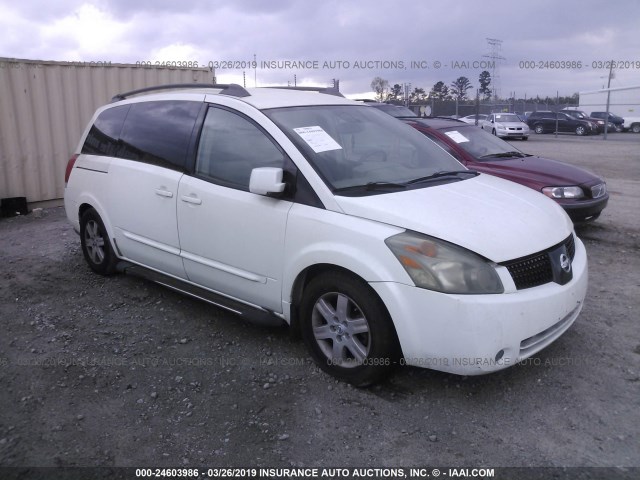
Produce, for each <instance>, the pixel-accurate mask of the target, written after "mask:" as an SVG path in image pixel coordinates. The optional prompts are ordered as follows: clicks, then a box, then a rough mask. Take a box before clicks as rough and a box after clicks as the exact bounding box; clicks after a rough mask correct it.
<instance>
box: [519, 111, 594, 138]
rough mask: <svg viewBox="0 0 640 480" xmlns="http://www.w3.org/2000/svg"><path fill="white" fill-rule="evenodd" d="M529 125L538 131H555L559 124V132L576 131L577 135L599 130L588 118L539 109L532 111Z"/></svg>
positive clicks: (589, 133) (590, 133)
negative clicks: (582, 118) (583, 118)
mask: <svg viewBox="0 0 640 480" xmlns="http://www.w3.org/2000/svg"><path fill="white" fill-rule="evenodd" d="M527 125H529V128H531V129H532V130H533V131H534V132H536V133H553V132H555V131H556V125H557V126H558V132H559V133H575V134H576V135H592V134H594V133H596V132H597V127H596V126H595V124H594V123H592V122H590V121H588V120H581V119H578V118H573V117H571V116H569V115H567V114H566V113H562V112H558V113H556V112H551V111H537V112H531V114H530V115H529V117H528V118H527Z"/></svg>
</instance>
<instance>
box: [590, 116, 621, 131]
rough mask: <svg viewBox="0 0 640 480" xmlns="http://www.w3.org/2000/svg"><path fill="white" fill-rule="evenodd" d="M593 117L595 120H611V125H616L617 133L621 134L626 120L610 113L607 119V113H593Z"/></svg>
mask: <svg viewBox="0 0 640 480" xmlns="http://www.w3.org/2000/svg"><path fill="white" fill-rule="evenodd" d="M591 116H592V117H593V118H600V119H602V120H609V121H610V122H611V123H613V124H614V125H615V129H616V132H621V131H622V130H623V128H624V127H623V125H624V118H622V117H619V116H618V115H614V114H613V113H611V112H609V116H608V117H607V112H591Z"/></svg>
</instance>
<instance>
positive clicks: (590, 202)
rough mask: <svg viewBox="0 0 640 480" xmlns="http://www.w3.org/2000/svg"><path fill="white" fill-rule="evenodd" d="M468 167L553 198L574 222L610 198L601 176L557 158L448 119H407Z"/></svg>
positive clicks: (594, 214)
mask: <svg viewBox="0 0 640 480" xmlns="http://www.w3.org/2000/svg"><path fill="white" fill-rule="evenodd" d="M405 122H406V123H408V124H409V125H411V126H412V127H414V128H415V129H417V130H418V131H420V132H422V133H423V134H424V135H427V136H428V137H429V138H431V139H433V140H435V141H437V142H439V143H440V144H441V145H442V146H443V147H444V148H446V149H447V151H449V152H450V153H451V154H452V155H454V156H455V157H456V158H457V159H458V160H459V161H460V162H462V164H463V165H465V166H466V167H467V168H471V169H473V170H477V171H479V172H483V173H488V174H490V175H495V176H497V177H501V178H504V179H506V180H511V181H513V182H517V183H520V184H522V185H525V186H527V187H529V188H532V189H534V190H537V191H538V192H541V193H543V194H544V195H546V196H547V197H549V198H552V199H553V200H555V201H556V202H558V204H560V206H561V207H562V208H564V209H565V211H566V212H567V214H569V217H571V219H572V220H573V221H574V222H575V223H583V222H588V221H592V220H595V219H596V218H598V217H599V216H600V214H601V213H602V211H603V210H604V208H605V207H606V206H607V203H608V201H609V194H608V193H607V185H606V183H605V181H604V180H603V179H602V178H600V177H599V176H597V175H594V174H593V173H591V172H589V171H587V170H584V169H582V168H580V167H576V166H574V165H569V164H566V163H563V162H560V161H558V160H552V159H549V158H542V157H535V156H533V155H530V154H527V153H523V152H521V151H519V150H518V149H516V148H515V147H513V146H512V145H511V144H509V143H507V142H505V141H504V140H501V139H499V138H496V137H495V136H493V135H490V134H489V133H487V132H486V131H483V130H481V129H479V128H475V126H473V125H468V124H465V123H462V122H457V121H452V120H446V119H435V118H434V119H429V118H425V119H410V118H409V119H406V120H405Z"/></svg>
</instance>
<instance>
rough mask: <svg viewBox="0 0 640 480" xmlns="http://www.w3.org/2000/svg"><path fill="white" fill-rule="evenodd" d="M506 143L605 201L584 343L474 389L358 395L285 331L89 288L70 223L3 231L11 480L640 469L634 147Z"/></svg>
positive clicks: (638, 150) (418, 387)
mask: <svg viewBox="0 0 640 480" xmlns="http://www.w3.org/2000/svg"><path fill="white" fill-rule="evenodd" d="M622 135H624V136H622ZM514 145H515V146H517V147H518V148H520V149H522V150H524V151H526V152H529V153H535V154H543V155H547V156H550V157H552V158H557V159H560V160H566V161H568V162H571V163H574V164H577V165H582V166H585V167H587V168H590V169H591V170H594V171H596V172H597V173H599V174H600V175H602V176H604V177H605V178H606V180H607V183H608V186H609V190H610V193H611V199H610V203H609V206H608V207H607V209H606V210H605V212H604V213H603V215H602V216H601V218H600V219H599V220H597V221H596V222H595V223H593V224H591V225H588V226H585V227H582V228H580V229H579V230H578V234H579V236H580V237H581V238H582V239H583V241H584V242H585V244H586V247H587V249H588V254H589V259H590V264H589V268H590V276H589V277H590V285H589V291H588V296H587V300H586V306H585V308H584V310H583V313H582V314H581V316H580V317H579V318H578V320H577V321H576V323H575V324H574V326H572V328H571V329H570V330H569V331H568V332H567V333H566V334H565V335H564V336H562V337H561V338H560V339H559V340H558V341H556V342H555V343H554V344H552V345H551V346H550V347H549V348H547V349H545V350H544V351H542V352H540V353H539V354H538V355H536V356H535V357H533V358H532V359H530V360H528V361H527V362H525V363H524V364H521V365H517V366H515V367H512V368H509V369H507V370H504V371H501V372H498V373H494V374H491V375H487V376H482V377H460V376H455V375H449V374H444V373H439V372H435V371H430V370H424V369H418V368H409V367H404V368H401V369H399V370H398V371H397V372H396V373H395V375H394V376H393V377H392V378H391V379H390V380H389V381H387V382H386V383H384V384H382V385H378V386H376V387H373V388H370V389H365V390H359V389H356V388H353V387H351V386H349V385H346V384H344V383H339V382H337V381H335V380H333V379H332V378H330V377H328V376H327V375H325V374H324V373H322V372H321V371H320V370H319V369H318V368H316V367H315V366H314V365H313V364H312V363H311V361H310V359H309V357H308V356H307V353H306V351H305V348H304V346H303V344H302V342H301V341H299V340H297V339H293V338H291V337H290V335H289V332H288V330H287V329H284V328H283V329H265V328H260V327H256V326H253V325H249V324H245V323H243V322H242V321H240V320H239V319H238V318H236V317H234V316H233V315H230V314H228V313H226V312H224V311H222V310H218V309H216V308H214V307H212V306H210V305H208V304H205V303H202V302H200V301H197V300H194V299H190V298H187V297H184V296H180V295H179V294H176V293H173V292H172V291H169V290H167V289H165V288H163V287H161V286H158V285H155V284H152V283H148V282H146V281H144V280H141V279H139V278H135V277H130V276H125V275H116V276H112V277H109V278H103V277H100V276H97V275H95V274H93V273H91V272H90V270H89V269H88V267H87V266H86V265H85V263H84V259H83V257H82V253H81V251H80V240H79V237H78V235H77V234H76V233H75V232H74V231H73V230H72V229H71V227H70V226H69V225H68V224H67V222H66V219H65V216H64V210H63V209H62V208H51V209H48V210H46V211H45V212H44V213H45V214H44V216H43V217H42V218H34V216H33V215H28V216H25V217H15V218H10V219H0V264H1V269H0V332H1V333H0V407H1V408H0V466H4V467H10V466H135V467H140V466H152V467H165V466H166V467H182V466H188V467H212V466H236V467H249V466H251V467H261V466H262V467H274V466H284V467H290V466H320V467H326V466H341V467H342V466H344V467H356V466H386V467H398V466H417V465H448V466H453V467H463V466H468V467H480V466H488V467H500V466H522V467H527V466H547V467H548V466H551V467H560V466H561V467H572V466H587V467H604V466H607V467H640V447H639V446H640V335H639V332H640V327H639V318H638V309H639V307H640V288H639V287H640V255H639V253H640V237H639V235H640V222H639V221H638V218H640V216H639V214H638V212H639V211H640V135H635V136H633V135H632V134H620V136H617V135H611V136H610V139H609V140H607V141H606V142H604V141H602V140H601V138H600V139H599V138H598V137H595V138H578V137H569V136H567V137H560V138H558V139H555V138H554V137H553V135H545V136H533V137H532V138H531V139H530V140H529V141H528V142H514Z"/></svg>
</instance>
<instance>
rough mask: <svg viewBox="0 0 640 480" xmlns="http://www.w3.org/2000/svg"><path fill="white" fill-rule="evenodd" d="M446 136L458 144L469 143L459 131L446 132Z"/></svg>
mask: <svg viewBox="0 0 640 480" xmlns="http://www.w3.org/2000/svg"><path fill="white" fill-rule="evenodd" d="M444 134H445V135H446V136H447V137H449V138H450V139H451V140H453V141H454V142H456V143H463V142H468V141H469V139H468V138H467V137H465V136H464V135H462V134H461V133H460V132H459V131H457V130H453V131H451V132H444Z"/></svg>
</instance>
